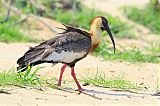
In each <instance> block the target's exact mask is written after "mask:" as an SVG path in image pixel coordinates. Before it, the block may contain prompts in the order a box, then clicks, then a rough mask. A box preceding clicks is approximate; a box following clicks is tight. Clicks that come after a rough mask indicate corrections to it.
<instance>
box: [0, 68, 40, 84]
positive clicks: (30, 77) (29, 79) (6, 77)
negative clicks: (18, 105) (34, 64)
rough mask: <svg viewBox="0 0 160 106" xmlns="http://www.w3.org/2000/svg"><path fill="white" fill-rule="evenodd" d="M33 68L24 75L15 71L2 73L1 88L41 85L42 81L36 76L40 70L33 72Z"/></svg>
mask: <svg viewBox="0 0 160 106" xmlns="http://www.w3.org/2000/svg"><path fill="white" fill-rule="evenodd" d="M31 69H32V68H31V67H28V69H27V70H26V71H25V72H23V73H17V72H15V69H11V70H9V71H4V72H1V73H0V86H7V85H13V86H14V85H18V86H33V85H41V82H42V81H40V80H41V79H40V78H38V77H37V76H36V73H37V71H38V70H40V68H36V69H35V70H33V72H31Z"/></svg>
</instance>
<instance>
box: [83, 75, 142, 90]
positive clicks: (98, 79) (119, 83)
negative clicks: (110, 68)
mask: <svg viewBox="0 0 160 106" xmlns="http://www.w3.org/2000/svg"><path fill="white" fill-rule="evenodd" d="M82 82H84V83H88V84H93V85H96V86H100V87H105V88H113V89H118V90H136V89H137V90H138V89H141V88H142V87H141V86H140V85H137V84H136V83H133V82H131V81H127V80H125V79H124V77H123V76H121V75H120V76H118V77H114V78H107V77H105V75H104V74H100V73H97V74H96V75H95V76H87V78H83V80H82Z"/></svg>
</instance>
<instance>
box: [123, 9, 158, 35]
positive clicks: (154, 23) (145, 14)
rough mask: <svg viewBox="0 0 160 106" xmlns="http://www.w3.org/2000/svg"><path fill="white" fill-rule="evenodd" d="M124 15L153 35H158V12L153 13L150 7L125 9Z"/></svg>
mask: <svg viewBox="0 0 160 106" xmlns="http://www.w3.org/2000/svg"><path fill="white" fill-rule="evenodd" d="M124 13H125V14H126V16H127V17H128V18H129V19H132V20H133V21H135V22H138V23H140V24H143V25H144V26H146V27H148V28H149V29H150V30H151V31H152V32H153V33H155V34H160V18H159V17H160V12H158V11H155V10H154V9H153V8H152V7H151V6H147V7H146V8H143V9H138V8H135V7H129V8H125V9H124Z"/></svg>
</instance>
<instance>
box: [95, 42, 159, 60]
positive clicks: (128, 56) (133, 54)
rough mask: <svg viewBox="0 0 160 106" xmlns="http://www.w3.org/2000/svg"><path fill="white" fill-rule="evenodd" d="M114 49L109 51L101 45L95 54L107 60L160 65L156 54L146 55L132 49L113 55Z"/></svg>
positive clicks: (118, 51)
mask: <svg viewBox="0 0 160 106" xmlns="http://www.w3.org/2000/svg"><path fill="white" fill-rule="evenodd" d="M111 49H112V48H109V49H107V47H106V45H105V44H101V45H100V46H99V47H98V48H97V49H96V50H95V52H94V53H93V54H94V55H96V56H101V57H103V58H104V59H106V60H120V61H128V62H153V63H160V58H159V57H158V56H157V55H154V54H144V53H143V52H142V51H141V50H139V49H138V48H132V49H130V50H123V51H120V50H116V53H115V54H113V52H112V50H111Z"/></svg>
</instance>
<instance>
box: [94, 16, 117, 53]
mask: <svg viewBox="0 0 160 106" xmlns="http://www.w3.org/2000/svg"><path fill="white" fill-rule="evenodd" d="M92 28H93V29H92ZM91 30H92V31H93V30H94V31H96V32H98V33H97V35H98V36H100V37H101V38H102V33H100V34H99V32H103V31H107V33H108V35H109V37H110V38H111V41H112V44H113V48H114V53H115V42H114V38H113V36H112V33H111V30H110V28H109V25H108V20H107V19H106V18H105V17H102V16H98V17H96V18H94V19H93V20H92V22H91Z"/></svg>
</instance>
